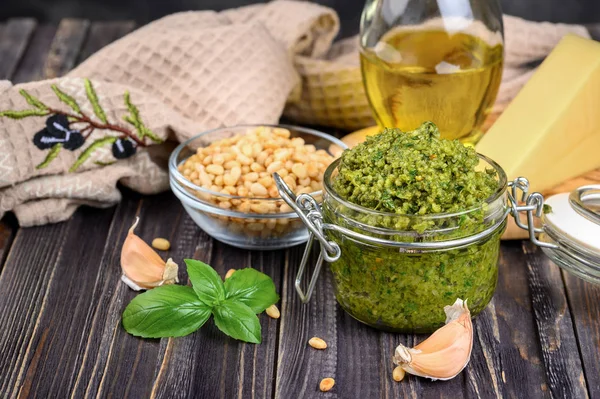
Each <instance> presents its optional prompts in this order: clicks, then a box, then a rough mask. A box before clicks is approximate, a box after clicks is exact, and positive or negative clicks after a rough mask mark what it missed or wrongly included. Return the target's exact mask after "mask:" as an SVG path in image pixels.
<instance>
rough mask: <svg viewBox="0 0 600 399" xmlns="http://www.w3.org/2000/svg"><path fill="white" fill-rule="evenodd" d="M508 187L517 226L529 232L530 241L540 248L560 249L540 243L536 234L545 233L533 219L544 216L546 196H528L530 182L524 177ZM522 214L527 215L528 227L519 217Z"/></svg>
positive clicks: (535, 194) (553, 245) (547, 243)
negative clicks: (520, 203) (536, 225)
mask: <svg viewBox="0 0 600 399" xmlns="http://www.w3.org/2000/svg"><path fill="white" fill-rule="evenodd" d="M508 187H510V191H509V192H508V201H509V202H510V212H511V214H512V217H513V219H515V223H516V225H517V226H519V227H520V228H521V229H523V230H527V231H528V232H529V240H530V241H531V242H532V243H534V244H535V245H537V246H538V247H542V248H552V249H557V248H559V247H558V245H556V244H552V243H549V242H544V241H540V240H538V238H537V237H536V234H538V233H543V232H544V229H542V228H538V227H535V219H534V218H533V217H534V215H535V216H536V217H538V218H539V217H541V216H542V213H543V212H544V196H543V195H542V194H540V193H532V194H528V191H529V180H527V179H526V178H524V177H518V178H516V179H515V180H513V181H512V182H509V183H508ZM519 193H520V195H519ZM519 197H520V198H521V202H524V203H525V205H519V202H518V201H517V198H519ZM520 212H525V213H526V214H527V224H526V225H525V224H523V222H522V221H521V218H520V217H519V213H520Z"/></svg>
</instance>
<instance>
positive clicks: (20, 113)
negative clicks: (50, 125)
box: [0, 109, 50, 119]
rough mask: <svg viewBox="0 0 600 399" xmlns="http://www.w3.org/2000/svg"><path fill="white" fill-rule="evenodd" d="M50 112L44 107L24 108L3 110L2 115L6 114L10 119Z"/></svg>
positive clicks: (0, 115) (45, 114)
mask: <svg viewBox="0 0 600 399" xmlns="http://www.w3.org/2000/svg"><path fill="white" fill-rule="evenodd" d="M49 114H50V113H49V112H48V111H46V110H42V109H24V110H22V111H11V110H9V111H1V112H0V117H2V116H4V117H7V118H10V119H24V118H28V117H30V116H47V115H49Z"/></svg>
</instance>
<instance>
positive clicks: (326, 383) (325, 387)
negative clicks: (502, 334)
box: [319, 377, 335, 392]
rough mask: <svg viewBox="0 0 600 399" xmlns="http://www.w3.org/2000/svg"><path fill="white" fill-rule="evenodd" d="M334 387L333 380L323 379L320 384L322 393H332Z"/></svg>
mask: <svg viewBox="0 0 600 399" xmlns="http://www.w3.org/2000/svg"><path fill="white" fill-rule="evenodd" d="M334 385H335V380H334V379H333V378H329V377H328V378H323V379H322V380H321V383H320V384H319V389H320V390H321V392H327V391H330V390H331V388H333V386H334Z"/></svg>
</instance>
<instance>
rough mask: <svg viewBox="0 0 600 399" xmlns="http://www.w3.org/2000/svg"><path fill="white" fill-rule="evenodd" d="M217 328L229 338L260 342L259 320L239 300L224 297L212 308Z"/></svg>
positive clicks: (254, 342)
mask: <svg viewBox="0 0 600 399" xmlns="http://www.w3.org/2000/svg"><path fill="white" fill-rule="evenodd" d="M212 312H213V316H215V324H216V325H217V327H218V328H219V330H221V331H223V332H224V333H225V334H227V335H229V336H230V337H231V338H235V339H239V340H240V341H245V342H250V343H253V344H260V340H261V336H260V334H261V332H260V330H261V328H260V321H259V320H258V317H256V314H255V313H254V311H253V310H252V309H250V308H249V307H248V306H246V305H244V304H243V303H240V302H235V301H233V300H231V299H226V300H225V301H223V302H222V303H220V304H219V305H217V306H215V307H214V308H213V310H212Z"/></svg>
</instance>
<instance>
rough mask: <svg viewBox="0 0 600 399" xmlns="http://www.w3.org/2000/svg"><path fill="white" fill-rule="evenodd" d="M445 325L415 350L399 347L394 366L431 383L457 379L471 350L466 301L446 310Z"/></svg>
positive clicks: (471, 335)
mask: <svg viewBox="0 0 600 399" xmlns="http://www.w3.org/2000/svg"><path fill="white" fill-rule="evenodd" d="M444 312H445V313H446V325H445V326H443V327H441V328H439V329H438V330H437V331H436V332H434V333H433V334H432V335H431V336H430V337H429V338H427V339H426V340H425V341H423V342H421V343H420V344H419V345H417V346H415V347H414V348H407V347H405V346H404V345H402V344H400V345H398V347H397V348H396V352H395V355H394V363H395V364H396V365H398V366H401V367H402V368H403V369H404V370H405V371H406V372H407V373H410V374H413V375H417V376H420V377H427V378H431V379H432V380H449V379H451V378H454V377H456V376H457V375H458V374H459V373H460V372H461V371H462V370H463V369H464V368H465V367H466V365H467V364H468V363H469V359H470V358H471V350H472V349H473V323H472V322H471V312H469V308H468V307H467V303H466V301H463V300H461V299H460V298H459V299H457V300H456V302H455V303H454V305H452V306H445V307H444Z"/></svg>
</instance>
